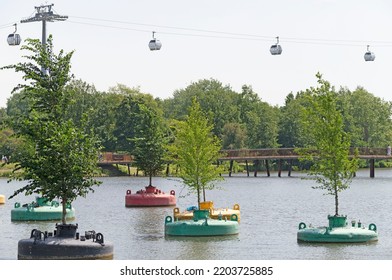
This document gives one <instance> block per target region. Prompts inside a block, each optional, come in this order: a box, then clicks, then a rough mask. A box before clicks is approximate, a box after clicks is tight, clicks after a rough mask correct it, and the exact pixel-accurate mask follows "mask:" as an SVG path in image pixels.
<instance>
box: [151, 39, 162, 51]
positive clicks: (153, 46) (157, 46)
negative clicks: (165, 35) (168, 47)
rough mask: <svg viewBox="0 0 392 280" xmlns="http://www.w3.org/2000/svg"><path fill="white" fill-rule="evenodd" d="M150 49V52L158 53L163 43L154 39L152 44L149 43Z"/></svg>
mask: <svg viewBox="0 0 392 280" xmlns="http://www.w3.org/2000/svg"><path fill="white" fill-rule="evenodd" d="M148 47H149V48H150V51H158V50H160V49H161V47H162V43H161V41H159V40H157V39H152V40H151V41H150V43H148Z"/></svg>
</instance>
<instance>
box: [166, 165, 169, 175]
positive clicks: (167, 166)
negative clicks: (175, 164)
mask: <svg viewBox="0 0 392 280" xmlns="http://www.w3.org/2000/svg"><path fill="white" fill-rule="evenodd" d="M169 172H170V164H169V163H168V164H167V165H166V176H169Z"/></svg>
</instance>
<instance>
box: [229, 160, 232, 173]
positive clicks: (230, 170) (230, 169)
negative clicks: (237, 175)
mask: <svg viewBox="0 0 392 280" xmlns="http://www.w3.org/2000/svg"><path fill="white" fill-rule="evenodd" d="M231 172H233V160H230V168H229V177H231Z"/></svg>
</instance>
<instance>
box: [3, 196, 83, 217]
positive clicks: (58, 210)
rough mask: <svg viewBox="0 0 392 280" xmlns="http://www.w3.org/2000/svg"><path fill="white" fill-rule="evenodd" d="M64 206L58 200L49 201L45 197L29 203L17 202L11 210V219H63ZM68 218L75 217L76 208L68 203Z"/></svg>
mask: <svg viewBox="0 0 392 280" xmlns="http://www.w3.org/2000/svg"><path fill="white" fill-rule="evenodd" d="M62 211H63V208H62V207H61V205H60V204H59V203H58V202H57V201H48V200H47V199H46V198H43V197H36V199H35V201H34V202H32V203H29V204H24V205H20V203H19V202H15V205H14V209H12V210H11V221H51V220H61V218H62ZM65 218H66V219H67V220H71V219H74V218H75V209H74V208H73V207H72V206H71V204H68V205H67V208H66V216H65Z"/></svg>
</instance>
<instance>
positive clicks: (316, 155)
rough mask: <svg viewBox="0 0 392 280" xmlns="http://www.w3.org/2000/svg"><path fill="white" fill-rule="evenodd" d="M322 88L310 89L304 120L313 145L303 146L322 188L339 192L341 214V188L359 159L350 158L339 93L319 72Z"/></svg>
mask: <svg viewBox="0 0 392 280" xmlns="http://www.w3.org/2000/svg"><path fill="white" fill-rule="evenodd" d="M316 77H317V78H318V83H319V84H320V87H319V88H311V89H310V90H308V93H309V95H308V98H309V106H308V107H306V108H305V110H304V114H303V118H302V120H303V122H304V125H305V128H306V130H307V132H308V135H310V137H311V139H312V142H313V145H312V146H310V147H307V148H306V149H304V150H299V152H300V154H301V155H302V156H303V159H306V160H311V161H312V162H313V165H312V166H311V169H310V171H309V174H310V175H312V176H315V181H316V182H317V183H318V186H316V187H314V188H319V189H323V190H326V191H327V194H329V195H333V196H335V215H336V216H338V215H339V195H338V194H339V192H341V191H343V190H345V189H347V188H348V187H349V185H350V183H351V180H352V178H353V175H354V173H355V171H356V170H357V166H358V159H357V157H356V156H355V155H354V157H353V158H350V154H349V153H350V143H351V142H350V135H349V134H348V133H346V132H345V131H344V124H343V117H342V112H340V111H339V110H338V108H337V94H336V93H335V92H333V91H332V90H331V87H330V84H329V82H327V81H325V80H323V79H322V76H321V74H317V75H316Z"/></svg>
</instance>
